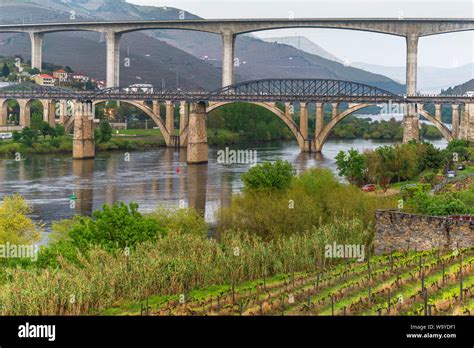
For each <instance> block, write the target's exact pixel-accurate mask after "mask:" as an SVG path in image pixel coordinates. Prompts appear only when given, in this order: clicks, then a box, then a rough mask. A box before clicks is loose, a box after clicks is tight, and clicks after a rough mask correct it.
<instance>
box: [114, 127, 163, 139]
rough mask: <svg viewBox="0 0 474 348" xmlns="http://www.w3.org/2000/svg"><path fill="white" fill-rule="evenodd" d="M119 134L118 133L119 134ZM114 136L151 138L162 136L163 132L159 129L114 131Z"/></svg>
mask: <svg viewBox="0 0 474 348" xmlns="http://www.w3.org/2000/svg"><path fill="white" fill-rule="evenodd" d="M117 132H118V133H117ZM112 134H113V135H114V136H120V135H122V136H132V137H133V136H140V137H149V136H161V135H162V134H161V131H160V130H159V129H125V130H119V131H113V133H112Z"/></svg>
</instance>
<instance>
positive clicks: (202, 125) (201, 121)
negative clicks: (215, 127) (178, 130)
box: [187, 102, 209, 164]
mask: <svg viewBox="0 0 474 348" xmlns="http://www.w3.org/2000/svg"><path fill="white" fill-rule="evenodd" d="M206 116H207V115H206V104H205V103H204V102H199V103H192V104H191V110H190V115H189V135H188V151H187V156H188V158H187V162H188V163H189V164H199V163H207V162H208V160H209V154H208V150H209V149H208V145H207V128H206Z"/></svg>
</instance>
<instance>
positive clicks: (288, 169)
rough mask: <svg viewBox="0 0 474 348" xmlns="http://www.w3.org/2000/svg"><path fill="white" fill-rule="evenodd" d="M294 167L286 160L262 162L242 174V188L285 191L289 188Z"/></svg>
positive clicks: (293, 174)
mask: <svg viewBox="0 0 474 348" xmlns="http://www.w3.org/2000/svg"><path fill="white" fill-rule="evenodd" d="M294 176H295V169H294V168H293V166H292V165H291V163H289V162H288V161H281V160H278V161H276V162H274V163H271V162H264V163H263V164H259V165H256V166H255V167H252V168H250V170H249V171H248V172H247V173H245V174H243V175H242V181H243V182H244V190H257V191H260V190H261V191H271V190H276V191H285V190H287V189H289V188H290V185H291V181H292V180H293V177H294Z"/></svg>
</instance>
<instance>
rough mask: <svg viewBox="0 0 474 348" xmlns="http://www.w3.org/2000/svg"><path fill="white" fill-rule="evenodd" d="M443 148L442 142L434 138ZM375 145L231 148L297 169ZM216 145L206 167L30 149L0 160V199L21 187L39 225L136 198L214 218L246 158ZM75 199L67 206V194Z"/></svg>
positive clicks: (153, 152)
mask: <svg viewBox="0 0 474 348" xmlns="http://www.w3.org/2000/svg"><path fill="white" fill-rule="evenodd" d="M433 143H434V145H435V146H437V147H441V148H442V147H445V146H446V141H444V140H439V141H434V142H433ZM387 144H389V143H381V142H376V141H371V140H362V139H355V140H341V141H335V140H330V141H328V142H327V143H326V144H325V146H324V148H323V154H322V155H316V154H307V153H301V152H300V149H299V147H298V145H297V144H296V142H279V143H267V144H257V145H256V144H249V145H248V146H245V145H239V146H238V147H237V146H236V147H231V149H232V148H235V149H249V150H257V154H258V162H259V163H260V162H262V161H274V160H277V159H283V160H287V161H290V162H291V163H293V164H294V166H295V168H296V170H297V171H298V172H301V171H304V170H305V169H307V168H310V167H314V166H316V167H324V168H329V169H331V170H332V171H336V166H335V157H336V155H337V154H338V153H339V151H341V150H347V149H349V148H351V147H352V148H355V149H357V150H359V151H363V150H366V149H373V148H376V147H378V146H381V145H387ZM217 151H218V149H216V148H210V149H209V163H208V164H207V165H192V166H188V165H187V164H186V152H185V151H184V150H181V151H176V150H174V149H166V148H155V149H150V150H147V151H143V152H139V151H137V152H132V153H130V154H129V157H127V156H126V154H124V153H121V152H112V153H101V154H99V155H98V156H97V158H96V159H95V160H86V161H73V160H72V159H71V158H70V156H57V155H54V156H51V155H49V156H45V155H32V156H27V157H24V158H22V160H21V161H19V162H17V161H15V160H13V159H8V160H0V199H1V198H2V197H3V196H5V195H11V194H14V193H19V194H20V195H21V196H23V197H24V198H25V199H26V200H27V201H28V203H29V204H30V205H31V206H32V209H33V213H32V218H33V219H34V220H35V221H41V222H43V223H45V226H46V230H48V229H49V226H50V224H51V222H52V221H54V220H60V219H66V218H71V217H73V216H74V215H77V214H81V215H90V214H91V213H92V211H94V210H96V209H100V208H101V207H102V206H103V204H112V203H114V202H117V201H125V202H127V203H128V202H136V203H138V204H139V206H140V211H142V212H150V211H153V210H154V209H156V207H157V206H165V207H193V208H195V209H197V210H198V211H200V212H201V213H202V214H204V215H205V218H206V221H208V222H209V223H212V222H214V221H215V212H216V210H217V209H218V208H219V207H220V206H226V205H228V204H229V202H230V197H231V193H232V192H236V191H239V190H240V189H241V187H242V182H241V180H240V174H242V173H244V172H246V171H247V170H248V169H249V165H248V164H245V165H244V164H220V163H218V161H217V159H218V152H217ZM73 194H74V195H75V197H76V198H77V199H76V200H75V202H74V205H75V206H71V204H70V202H71V197H72V196H73Z"/></svg>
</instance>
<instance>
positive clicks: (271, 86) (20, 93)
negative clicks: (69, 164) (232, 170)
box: [0, 79, 474, 163]
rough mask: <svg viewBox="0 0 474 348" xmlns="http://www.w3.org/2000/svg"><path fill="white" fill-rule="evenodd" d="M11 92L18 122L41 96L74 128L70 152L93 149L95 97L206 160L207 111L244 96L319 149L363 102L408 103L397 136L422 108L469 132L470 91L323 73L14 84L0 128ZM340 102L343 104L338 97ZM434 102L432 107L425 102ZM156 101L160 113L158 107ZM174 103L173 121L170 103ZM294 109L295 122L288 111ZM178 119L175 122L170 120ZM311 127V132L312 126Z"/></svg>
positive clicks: (81, 154)
mask: <svg viewBox="0 0 474 348" xmlns="http://www.w3.org/2000/svg"><path fill="white" fill-rule="evenodd" d="M9 100H16V101H17V102H18V106H19V111H20V117H19V119H20V125H19V126H20V127H27V126H29V125H30V115H29V113H30V105H31V102H32V100H40V101H41V103H42V104H43V118H44V120H45V121H46V122H49V123H50V124H51V125H56V124H63V125H64V126H65V128H66V130H67V131H71V130H72V129H74V144H75V145H74V158H91V157H94V155H95V153H94V146H93V143H94V139H93V133H94V132H93V127H94V126H93V123H94V118H95V116H94V110H95V107H94V106H95V105H98V104H100V103H103V102H107V101H120V102H121V103H122V102H123V103H128V104H130V105H132V106H134V107H136V108H138V109H140V110H142V111H143V112H145V113H146V114H147V115H148V116H149V117H150V118H151V119H152V120H153V121H154V122H155V123H156V125H157V126H158V127H159V128H160V130H161V132H162V133H163V136H164V138H165V141H166V144H167V145H168V146H170V147H172V146H176V147H187V148H188V153H187V156H188V162H189V163H202V162H207V130H206V115H207V114H208V113H209V112H211V111H213V110H216V109H218V108H220V107H223V106H224V105H228V104H230V103H236V102H246V103H251V104H254V105H258V106H260V107H263V108H265V109H267V110H269V111H271V112H272V113H273V114H275V116H276V117H278V118H280V119H281V120H282V121H283V122H284V123H285V124H286V126H287V127H288V128H289V129H290V130H291V132H292V133H293V135H294V136H295V139H296V141H297V142H298V144H299V146H300V148H301V150H302V151H305V152H321V151H322V149H323V146H324V143H325V142H326V140H327V139H328V137H329V135H330V134H331V131H332V130H333V129H334V127H335V126H336V125H337V124H338V123H339V122H341V121H342V120H343V119H344V118H346V117H347V116H349V115H351V114H353V113H354V112H356V111H359V110H362V109H364V108H367V107H370V106H381V105H393V104H396V105H400V106H402V107H412V108H413V109H414V110H416V113H415V114H411V113H407V114H405V117H404V122H403V126H404V140H405V141H408V140H411V139H419V117H420V116H422V117H424V118H425V119H426V120H428V121H429V122H431V123H432V124H433V125H434V126H435V127H436V128H438V129H439V130H440V132H441V133H442V134H443V136H444V137H445V138H446V139H448V140H452V139H456V138H463V139H469V140H474V97H467V96H439V95H416V96H409V97H407V96H403V95H397V94H394V93H391V92H388V91H385V90H383V89H380V88H377V87H374V86H369V85H366V84H361V83H357V82H351V81H341V80H330V79H265V80H256V81H247V82H242V83H238V84H234V85H231V86H227V87H224V88H221V89H218V90H215V91H210V92H209V91H204V90H193V91H183V90H164V89H161V88H156V87H146V88H141V87H140V88H137V87H114V88H108V89H104V90H100V91H92V92H91V91H73V90H68V89H64V88H56V87H43V86H37V85H33V84H20V85H12V86H8V87H4V88H2V89H0V129H1V127H2V126H5V125H6V124H7V119H8V104H7V103H8V101H9ZM310 104H314V108H313V109H314V110H315V115H314V117H315V120H316V122H315V129H314V137H311V138H310V137H309V133H310V132H309V129H308V119H309V117H310V116H309V111H308V110H309V109H310V107H309V106H310ZM326 104H330V105H331V107H330V108H331V119H330V121H329V122H327V123H326V124H325V123H324V110H325V105H326ZM341 104H343V105H345V106H346V107H345V108H342V105H341ZM426 104H434V106H435V114H434V115H432V114H430V113H428V112H427V111H426V110H425V109H424V106H425V105H426ZM443 104H449V105H451V107H452V127H451V128H448V127H447V126H446V125H445V124H444V123H443V122H441V106H442V105H443ZM161 105H165V108H164V109H165V110H166V111H165V114H164V115H161V109H162V108H161ZM176 107H179V121H178V120H175V108H176ZM295 110H298V113H299V117H298V118H299V122H298V123H297V122H296V121H295V119H294V116H295V113H296V112H295ZM176 124H179V130H175V125H176ZM311 133H312V132H311Z"/></svg>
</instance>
